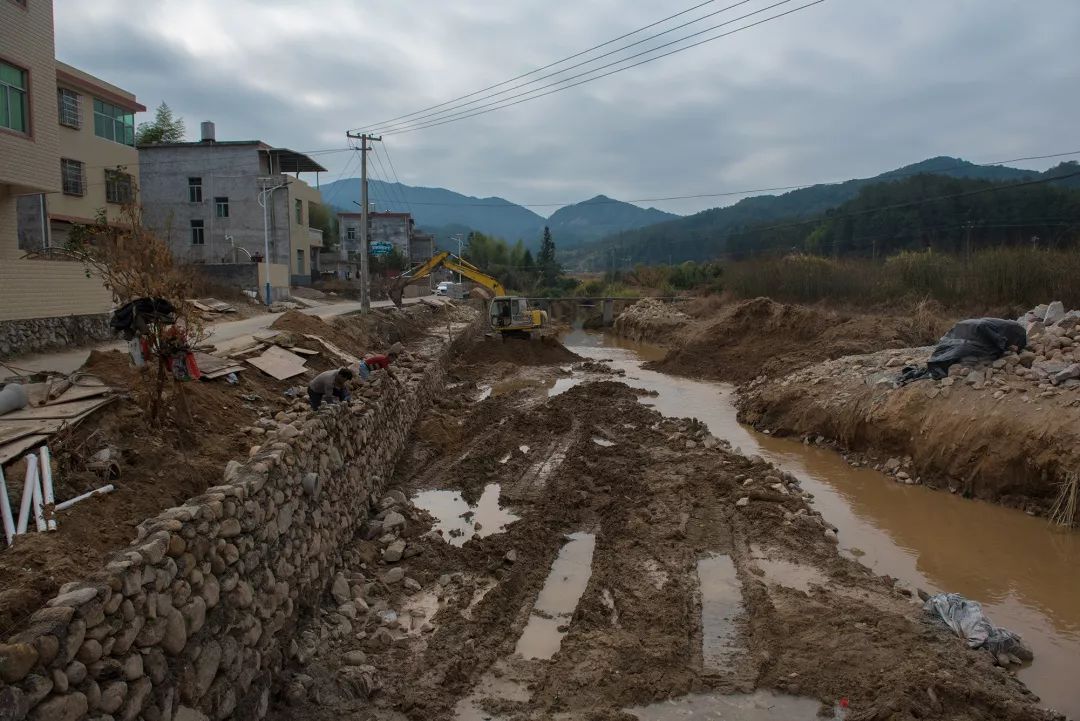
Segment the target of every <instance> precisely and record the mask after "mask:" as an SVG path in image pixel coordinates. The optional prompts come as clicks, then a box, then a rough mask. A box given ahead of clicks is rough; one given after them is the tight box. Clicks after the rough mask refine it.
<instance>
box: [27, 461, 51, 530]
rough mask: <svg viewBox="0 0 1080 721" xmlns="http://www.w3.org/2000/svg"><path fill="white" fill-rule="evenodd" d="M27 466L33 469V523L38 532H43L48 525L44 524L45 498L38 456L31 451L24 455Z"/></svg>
mask: <svg viewBox="0 0 1080 721" xmlns="http://www.w3.org/2000/svg"><path fill="white" fill-rule="evenodd" d="M26 466H27V468H31V467H32V468H33V469H34V523H35V524H36V525H37V530H38V533H44V532H45V530H46V529H47V528H48V526H47V525H46V524H45V499H44V496H43V494H42V493H41V473H40V472H39V470H38V458H37V456H36V455H34V454H33V453H28V454H27V456H26Z"/></svg>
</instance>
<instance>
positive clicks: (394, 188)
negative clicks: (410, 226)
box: [372, 146, 411, 215]
mask: <svg viewBox="0 0 1080 721" xmlns="http://www.w3.org/2000/svg"><path fill="white" fill-rule="evenodd" d="M372 147H373V148H375V162H376V163H378V164H379V169H380V170H381V171H382V174H383V177H384V178H386V187H387V193H388V194H389V195H391V196H396V198H395V200H394V202H395V203H398V204H399V205H400V206H401V210H402V211H408V204H407V203H406V202H405V196H404V194H403V193H402V190H401V184H400V183H398V184H396V185H395V184H392V183H390V174H389V173H387V172H386V166H385V165H383V161H382V158H381V157H380V154H379V150H378V147H377V146H372ZM410 215H411V212H410Z"/></svg>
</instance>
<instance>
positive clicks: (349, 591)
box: [270, 366, 1051, 721]
mask: <svg viewBox="0 0 1080 721" xmlns="http://www.w3.org/2000/svg"><path fill="white" fill-rule="evenodd" d="M492 367H495V366H492ZM469 370H471V371H475V370H476V368H475V367H474V366H473V367H470V369H469ZM440 406H441V407H439V408H435V409H432V412H431V414H429V418H434V419H436V420H437V422H438V423H444V422H445V421H446V420H447V419H456V421H457V423H458V425H459V429H460V432H458V433H455V434H453V435H452V436H445V435H440V436H439V437H437V438H436V437H431V436H429V435H428V434H426V433H425V431H424V429H425V425H424V422H423V421H422V422H421V423H420V424H418V429H419V431H418V434H417V435H416V436H414V442H413V443H411V444H409V449H410V450H409V451H408V453H407V455H406V457H404V458H403V459H401V461H400V462H399V465H398V469H397V471H396V472H395V476H394V478H393V479H392V485H391V487H396V488H398V489H401V490H402V491H404V494H401V495H397V496H396V497H395V496H394V494H389V497H388V498H387V499H384V500H383V501H382V502H381V503H380V504H378V507H377V508H376V509H375V513H376V515H375V516H374V517H373V518H372V519H371V521H370V522H369V525H368V527H367V532H366V533H365V534H363V537H362V538H358V539H357V541H356V543H355V545H354V548H351V549H348V552H347V555H348V556H350V557H351V558H352V559H353V565H352V567H351V568H349V569H346V570H345V571H344V573H343V578H342V582H341V584H340V586H341V588H340V589H339V590H340V593H338V592H337V591H335V592H334V594H333V597H332V598H331V597H329V596H328V597H327V599H326V603H325V605H324V607H323V608H322V609H316V610H315V611H314V613H313V614H312V615H311V616H310V617H309V618H308V619H307V621H306V623H305V624H303V625H302V627H301V631H300V633H299V634H298V639H297V642H298V644H299V645H300V647H301V651H302V653H301V660H300V661H299V663H296V664H294V665H293V666H292V667H291V669H290V671H289V672H286V673H285V674H284V675H283V678H282V679H281V683H280V685H279V687H278V688H277V695H276V701H275V704H274V706H273V708H272V709H271V712H270V718H272V719H286V718H290V719H311V720H314V719H336V718H343V717H357V718H371V719H395V720H398V721H400V720H401V719H415V720H417V721H419V720H420V719H424V720H425V721H429V720H434V721H445V720H447V719H451V718H459V719H466V718H493V719H507V720H509V719H513V720H514V721H524V720H534V719H535V720H539V719H550V718H562V719H566V720H567V721H586V720H588V721H628V720H629V719H632V718H633V717H632V716H630V715H628V714H627V713H625V711H624V710H625V709H626V708H628V707H632V706H638V705H646V704H650V703H655V702H660V701H664V700H667V699H677V698H679V697H681V696H684V695H686V694H690V693H717V694H733V693H748V692H751V691H754V690H755V689H759V690H760V689H769V690H774V691H779V692H782V693H788V694H794V695H799V696H803V697H806V698H808V699H811V701H810V704H811V711H810V714H809V715H810V716H812V715H813V712H814V707H815V706H816V705H817V704H818V703H820V704H821V710H822V713H825V714H829V713H831V709H832V707H833V704H834V703H835V702H836V701H837V700H838V699H840V698H841V697H846V698H847V699H849V701H850V706H851V715H850V717H851V718H859V719H866V720H868V719H897V720H900V719H903V720H907V719H916V718H924V719H925V718H940V719H990V718H994V719H1013V720H1016V721H1019V720H1021V719H1032V720H1034V719H1047V718H1050V716H1051V715H1050V714H1048V713H1046V712H1044V711H1041V710H1039V709H1037V708H1036V707H1035V705H1034V702H1033V699H1032V697H1031V696H1030V694H1028V692H1027V691H1026V690H1025V689H1024V688H1023V687H1022V686H1021V684H1019V683H1018V682H1017V681H1016V680H1015V678H1013V677H1012V676H1011V674H1009V673H1008V672H1006V671H1005V670H1004V669H1000V668H996V667H994V666H993V663H992V661H991V659H990V657H989V655H988V654H986V653H984V652H976V651H969V650H967V649H966V648H965V647H964V644H963V642H962V641H961V640H960V639H957V638H955V637H952V636H951V635H950V634H949V633H948V632H947V631H945V630H944V629H943V628H941V627H939V626H936V625H934V624H933V623H931V622H930V621H929V620H928V619H927V617H926V616H925V615H924V614H923V613H922V611H921V610H920V609H919V608H918V606H917V604H915V603H913V602H912V600H911V599H910V597H909V594H908V593H906V592H905V591H904V590H902V589H900V588H898V587H897V586H895V585H894V583H893V582H892V581H891V580H889V579H883V578H880V577H877V576H874V575H873V574H872V573H871V572H869V571H868V570H867V569H866V568H865V567H863V566H861V565H859V564H858V563H856V562H854V561H851V560H848V559H846V558H843V557H841V556H840V555H839V553H838V552H837V546H836V545H835V543H834V542H833V540H832V538H831V534H832V530H831V529H830V528H829V527H828V524H827V523H826V522H825V521H824V520H823V519H822V518H821V517H820V516H819V515H818V514H816V513H815V512H814V510H813V507H812V506H811V505H809V503H808V499H807V497H806V495H805V494H804V493H803V492H802V491H801V490H800V488H799V484H798V479H796V478H795V477H794V476H791V475H790V474H784V473H781V472H779V471H777V470H776V469H775V468H772V467H771V466H769V465H767V464H766V463H765V462H763V461H761V460H760V459H748V458H745V457H743V456H740V455H737V454H735V453H733V452H731V451H730V450H729V449H728V448H726V447H725V445H724V444H723V443H720V442H718V441H717V440H716V439H715V438H712V437H711V436H709V435H708V433H707V432H706V431H705V430H704V428H703V427H702V426H701V425H700V424H697V423H695V422H694V421H687V420H669V419H664V418H663V417H661V416H660V415H659V414H657V413H656V412H655V411H653V410H651V409H649V408H647V407H645V406H643V405H641V404H640V403H638V402H637V397H636V393H635V392H634V391H632V390H631V389H629V388H627V387H626V386H624V385H622V384H620V383H614V382H610V381H601V382H594V383H585V384H582V385H579V386H576V387H573V388H571V389H570V390H568V391H567V392H566V393H564V394H561V395H558V396H556V397H554V398H550V399H549V398H547V397H546V394H544V393H542V392H530V391H519V392H515V393H508V394H505V395H499V396H491V397H488V398H486V399H484V400H482V401H480V402H475V403H474V402H470V401H469V400H468V398H467V397H465V396H451V395H448V396H447V397H446V398H445V399H444V400H443V402H442V403H441V404H440ZM433 490H434V491H438V490H442V491H446V494H445V496H444V499H443V502H445V503H447V504H450V505H451V507H450V508H449V509H447V510H446V511H445V512H442V511H436V512H435V513H436V515H435V516H432V515H429V513H427V512H426V511H424V510H422V509H421V507H419V506H420V504H421V501H420V500H416V501H415V502H416V504H417V505H413V502H410V501H407V500H406V497H407V496H408V497H413V498H417V499H420V498H421V496H418V495H415V494H416V493H417V492H419V491H433ZM497 507H504V509H505V512H509V513H512V514H514V515H515V516H516V517H517V520H514V519H513V518H508V517H506V516H505V515H500V514H501V513H502V512H499V511H498V509H497ZM391 513H394V514H401V516H403V518H402V519H401V520H404V523H405V525H404V528H403V529H401V530H400V531H391V532H390V533H389V534H388V533H387V531H386V528H385V527H386V525H387V524H389V523H391V522H393V523H394V524H395V526H396V524H397V523H398V520H399V519H398V517H397V516H396V515H395V516H391V515H390V514H391ZM492 514H495V515H496V517H497V519H498V520H495V521H491V520H489V518H490V517H491V515H492ZM391 519H392V520H391ZM481 521H482V523H481ZM504 524H505V528H504V529H503V528H502V526H503V525H504ZM443 526H454V527H456V528H461V529H465V530H466V531H467V532H468V533H469V534H473V533H475V534H476V535H475V536H473V537H471V538H468V539H467V540H466V539H464V538H462V539H460V540H466V542H464V543H463V544H461V545H451V544H449V543H447V540H448V539H450V540H452V539H453V538H454V537H455V536H454V534H453V533H450V534H445V533H443V532H441V531H442V528H443ZM569 534H575V536H574V537H576V538H579V539H580V538H582V536H581V534H591V536H592V538H593V539H594V542H595V548H594V549H593V550H592V551H591V558H587V559H585V560H583V561H582V563H584V568H582V567H575V570H572V571H569V570H566V569H564V570H563V571H560V572H559V573H555V574H552V573H550V570H551V568H552V564H553V562H555V560H556V558H557V557H560V556H561V555H564V554H565V551H566V549H567V548H569V546H568V545H567V544H568V537H569ZM725 557H726V558H727V559H730V561H731V565H730V566H729V567H730V568H731V575H730V576H728V577H725V578H724V579H721V581H722V583H721V585H724V584H725V583H732V584H734V586H733V588H735V591H734V596H731V595H730V592H729V591H728V592H723V591H722V592H719V599H720V601H721V602H722V603H728V604H729V605H730V607H729V610H728V612H727V615H726V617H727V618H728V619H729V621H728V622H725V621H724V619H722V618H721V619H718V618H717V615H716V611H715V608H714V607H713V606H711V605H710V604H714V603H716V602H717V600H718V597H717V595H716V592H715V591H714V590H710V588H707V587H706V586H703V585H702V584H701V583H699V580H698V578H699V577H698V564H699V562H700V561H701V560H702V559H710V558H719V559H724V558H725ZM582 570H584V573H585V579H584V580H583V582H582V584H581V586H580V587H579V588H580V589H581V594H580V599H579V600H576V601H573V599H574V592H572V591H570V590H569V587H568V585H567V584H570V585H572V582H571V581H569V579H570V577H571V576H573V577H580V574H581V573H582ZM552 584H553V585H552ZM337 585H339V584H335V587H336V586H337ZM549 585H552V587H551V588H550V589H549V588H548V586H549ZM711 588H712V589H715V584H711ZM729 588H731V587H729ZM542 589H544V590H542ZM568 597H569V598H570V599H571V600H572V603H571V605H570V607H569V608H568V609H567V610H566V611H564V612H563V614H564V615H555V616H552V612H551V611H548V610H546V609H544V608H543V604H544V603H546V602H550V600H551V599H554V598H558V599H566V598H568ZM544 599H547V601H545V600H544ZM537 606H540V607H541V608H537ZM721 615H723V614H721ZM703 616H704V617H705V618H707V619H708V621H707V622H703ZM718 620H719V625H716V623H715V622H717V621H718ZM530 627H534V628H533V630H536V628H535V627H540V628H542V629H546V630H544V632H543V633H542V634H541V636H540V640H541V641H542V643H540V644H538V645H535V646H534V645H532V644H533V643H535V642H536V641H537V637H536V636H530V632H529V631H527V630H526V629H528V628H530ZM530 639H531V640H530ZM718 639H719V642H720V644H721V646H722V647H723V648H722V652H721V653H720V654H719V656H718V655H717V654H716V653H714V652H715V650H716V647H717V641H718ZM543 649H546V652H543ZM706 649H708V651H706ZM537 654H538V657H534V656H537ZM549 654H550V658H545V657H546V656H548V655H549Z"/></svg>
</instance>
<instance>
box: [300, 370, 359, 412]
mask: <svg viewBox="0 0 1080 721" xmlns="http://www.w3.org/2000/svg"><path fill="white" fill-rule="evenodd" d="M352 377H353V372H352V371H351V370H349V369H348V368H332V369H330V370H328V371H326V372H324V373H320V374H319V375H317V376H315V377H314V378H312V379H311V382H310V383H308V388H307V392H308V400H309V401H310V402H311V407H312V408H313V409H315V410H318V409H319V406H320V405H322V402H323V401H326V402H327V403H334V402H336V401H342V402H344V401H347V400H349V390H348V388H346V387H345V385H346V384H347V383H348V382H349V381H350V380H352Z"/></svg>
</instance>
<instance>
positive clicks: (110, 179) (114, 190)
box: [105, 170, 132, 203]
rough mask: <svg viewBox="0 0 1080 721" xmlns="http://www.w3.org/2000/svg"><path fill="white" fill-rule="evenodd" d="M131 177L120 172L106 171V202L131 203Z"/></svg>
mask: <svg viewBox="0 0 1080 721" xmlns="http://www.w3.org/2000/svg"><path fill="white" fill-rule="evenodd" d="M131 191H132V181H131V176H130V175H128V174H127V173H123V172H121V171H119V170H106V171H105V200H106V202H109V203H127V202H130V201H131Z"/></svg>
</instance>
